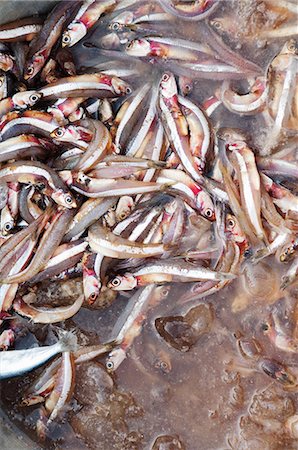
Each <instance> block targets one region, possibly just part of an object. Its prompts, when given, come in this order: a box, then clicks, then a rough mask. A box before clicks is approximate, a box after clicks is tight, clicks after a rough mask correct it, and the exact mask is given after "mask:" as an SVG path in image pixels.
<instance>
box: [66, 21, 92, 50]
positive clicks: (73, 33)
mask: <svg viewBox="0 0 298 450" xmlns="http://www.w3.org/2000/svg"><path fill="white" fill-rule="evenodd" d="M86 34H87V28H86V26H85V25H84V24H83V23H81V22H74V23H71V24H70V25H68V29H67V30H66V31H64V33H63V35H62V41H61V45H62V48H64V47H72V46H73V45H75V44H76V43H77V42H79V41H80V40H81V39H82V38H83V37H84V36H85V35H86Z"/></svg>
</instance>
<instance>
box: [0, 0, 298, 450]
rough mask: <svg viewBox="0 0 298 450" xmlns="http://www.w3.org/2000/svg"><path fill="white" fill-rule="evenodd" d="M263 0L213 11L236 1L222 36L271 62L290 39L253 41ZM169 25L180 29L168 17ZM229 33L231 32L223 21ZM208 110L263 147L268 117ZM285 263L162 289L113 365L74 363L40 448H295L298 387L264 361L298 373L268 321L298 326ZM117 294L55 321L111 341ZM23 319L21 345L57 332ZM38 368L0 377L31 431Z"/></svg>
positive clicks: (63, 291) (56, 293)
mask: <svg viewBox="0 0 298 450" xmlns="http://www.w3.org/2000/svg"><path fill="white" fill-rule="evenodd" d="M266 3H267V2H259V1H258V2H256V1H251V0H246V1H244V0H241V1H231V2H222V6H221V7H220V9H219V10H218V11H217V13H216V16H218V17H225V15H227V14H232V11H234V12H233V14H234V13H235V12H237V14H236V17H237V19H239V26H237V27H236V29H235V30H232V31H233V33H234V34H231V36H230V39H227V43H229V44H230V45H232V46H233V47H234V48H235V49H236V48H237V51H238V52H239V53H241V54H243V55H244V56H245V57H247V58H248V59H250V60H252V61H254V62H256V63H258V64H260V66H261V67H262V68H263V69H264V70H265V69H266V67H267V66H268V63H269V62H270V61H271V59H272V57H273V56H274V55H275V54H276V53H277V52H278V51H279V49H280V48H281V46H282V43H283V42H284V41H273V42H272V43H271V44H270V45H267V46H266V45H264V43H263V41H262V40H260V41H259V40H257V42H253V43H252V42H251V39H252V38H251V36H253V34H254V33H255V30H256V29H259V28H260V27H262V26H265V27H268V28H270V27H272V26H274V25H275V23H277V22H278V19H277V18H276V14H275V13H270V14H269V13H268V12H266V11H267V9H266ZM237 25H238V24H237ZM196 27H197V24H190V25H189V27H187V30H182V32H181V36H182V37H188V38H190V39H196V38H197V30H196ZM185 29H186V27H185ZM170 32H171V33H172V35H175V29H174V27H173V26H172V27H171V29H170ZM96 33H97V31H95V32H94V33H93V34H92V39H93V40H94V39H96ZM237 33H238V34H237ZM239 33H240V34H239ZM222 35H223V36H225V37H226V38H227V36H226V33H225V31H224V29H223V31H222ZM80 45H81V44H80ZM76 52H77V54H79V53H82V56H81V57H80V63H81V64H86V61H88V63H89V64H91V63H92V58H94V62H98V61H97V59H96V58H98V56H97V54H96V52H95V51H94V50H92V51H91V50H86V48H85V49H84V52H82V48H81V47H79V49H78V50H77V51H76ZM147 76H148V75H147ZM153 76H155V75H153ZM150 79H151V78H150ZM218 86H219V83H218V82H214V81H209V80H208V81H204V80H202V81H196V82H195V83H194V90H193V92H192V94H191V99H192V100H194V101H195V102H198V103H201V102H203V101H204V100H205V99H206V98H207V97H209V96H210V95H212V94H213V93H214V90H215V89H216V87H218ZM211 121H212V124H213V126H215V127H216V126H218V125H219V124H220V126H223V127H230V126H237V127H238V128H241V129H243V130H246V131H248V132H249V134H250V137H251V140H252V142H253V146H254V148H256V149H257V150H260V149H261V148H262V145H263V142H264V139H265V136H266V127H265V123H264V121H263V119H262V118H261V117H260V116H259V115H256V116H248V117H239V116H236V115H233V114H230V113H228V112H227V111H226V110H224V109H223V107H220V108H219V109H218V110H217V111H216V112H215V114H214V115H213V116H212V120H211ZM286 268H287V266H286V265H282V264H280V263H277V262H276V261H275V259H274V258H273V257H272V258H269V259H268V258H267V259H266V260H264V261H262V262H260V263H258V264H256V265H252V264H247V265H246V268H245V270H244V272H243V275H242V276H241V277H240V278H239V279H238V280H236V281H235V282H233V283H232V285H231V286H229V287H226V288H224V289H223V290H221V291H220V292H219V293H217V294H215V295H213V296H210V297H208V298H207V299H204V298H202V299H200V300H194V301H192V302H190V303H188V304H182V301H181V300H182V299H183V296H184V295H185V290H187V286H186V287H185V286H173V287H172V288H171V290H170V291H169V294H168V295H167V296H166V298H164V299H163V301H162V302H161V303H160V304H159V305H157V306H155V307H153V308H151V309H150V310H149V311H148V314H147V317H146V320H145V322H144V324H143V328H142V332H141V334H140V335H139V336H138V337H137V338H136V339H135V341H134V343H133V346H132V347H131V349H130V350H129V352H128V354H127V358H126V359H125V360H124V362H123V363H122V364H121V366H120V367H119V369H118V370H117V371H116V373H115V374H109V373H108V372H107V371H106V368H105V362H106V360H105V358H97V359H95V360H94V361H91V362H88V363H85V364H81V365H78V366H77V368H76V387H75V392H74V397H73V400H72V401H71V403H70V405H69V407H68V409H67V410H66V411H65V414H64V416H63V417H62V418H61V420H60V422H59V423H57V424H53V425H52V427H51V429H50V433H49V438H48V440H47V441H46V443H45V447H46V448H47V449H49V450H50V449H51V450H52V449H59V450H66V449H72V450H83V449H92V450H97V449H98V450H138V449H140V450H142V449H145V450H147V449H148V450H151V449H152V450H178V449H182V450H187V449H188V450H227V449H233V450H267V449H268V450H295V449H298V443H297V438H298V432H297V429H296V431H295V422H292V421H291V420H290V418H292V417H293V416H294V415H295V414H297V410H298V399H297V386H296V385H295V383H294V386H289V385H288V384H287V383H283V382H282V381H279V380H277V379H276V376H275V378H273V377H272V376H271V375H270V373H268V370H267V373H266V371H265V370H264V369H263V367H265V363H266V361H267V359H270V360H274V361H277V362H278V363H280V364H281V365H283V366H284V367H286V368H288V369H289V370H290V372H291V375H292V377H293V378H294V380H296V378H297V379H298V366H297V353H295V352H285V351H283V350H281V349H278V348H277V347H276V346H275V345H274V342H273V341H272V339H270V337H269V336H268V334H266V333H265V332H264V323H267V322H268V318H269V316H270V313H272V312H276V313H277V314H278V317H279V318H280V321H281V324H282V329H283V330H284V333H285V335H286V336H289V337H291V336H294V335H295V334H296V333H297V330H296V328H295V327H296V320H297V317H296V314H297V311H296V309H297V306H296V302H297V298H298V289H297V287H295V286H293V287H291V288H289V289H288V290H286V291H280V289H279V286H280V278H281V276H282V274H283V273H284V271H285V270H286ZM32 292H33V294H32V295H34V296H35V297H34V298H35V301H36V302H37V303H38V304H39V305H42V304H48V303H51V305H53V306H56V305H58V304H59V305H61V304H68V303H72V302H73V300H74V299H75V298H76V297H77V295H79V294H80V293H81V292H82V287H81V281H80V280H79V281H77V280H74V281H71V282H68V283H67V284H65V283H61V284H59V283H55V284H47V283H45V284H44V285H43V286H39V287H38V289H37V290H34V289H33V290H32ZM114 297H115V294H114V293H111V292H110V291H105V292H103V294H102V297H101V299H100V300H98V301H97V302H96V303H95V304H94V305H93V307H88V308H87V307H86V305H84V307H83V308H82V309H81V310H80V311H79V313H78V314H76V316H74V317H73V318H72V319H70V320H68V321H67V322H66V323H64V324H59V325H61V327H65V328H66V329H71V330H74V331H75V332H76V334H77V335H78V339H79V343H80V344H82V345H93V344H96V343H99V342H101V343H102V342H106V341H107V340H108V339H109V336H110V333H111V331H112V329H113V326H114V324H115V322H116V320H117V318H118V317H119V316H120V315H121V312H122V311H123V309H124V308H125V305H126V303H127V301H128V298H127V297H125V296H118V297H117V299H116V300H114ZM113 300H114V301H113ZM18 327H19V329H20V330H23V332H21V333H19V338H18V340H17V341H16V345H15V348H29V347H31V346H33V345H37V344H43V345H44V344H50V343H52V342H53V339H54V337H53V336H54V334H53V333H54V331H55V327H52V326H40V325H33V324H29V327H28V330H27V322H26V328H25V326H24V321H23V319H19V325H18ZM296 337H297V334H296ZM266 358H267V359H266ZM264 361H265V362H264ZM41 370H42V369H38V370H36V371H35V372H34V374H31V375H28V376H25V377H23V379H21V380H20V379H15V380H10V381H7V382H2V383H1V386H0V388H1V402H2V405H3V408H4V410H5V411H6V412H7V414H8V415H9V417H10V419H11V420H12V421H13V422H14V424H16V425H17V426H18V427H19V428H20V429H22V430H23V431H25V432H26V433H27V434H28V435H29V436H30V437H31V438H32V439H33V440H34V441H35V442H37V440H36V439H37V438H36V435H35V424H36V421H37V418H38V414H39V412H38V407H36V406H32V407H29V408H24V407H20V401H21V398H22V395H23V392H24V391H25V389H26V388H27V387H28V385H30V383H31V382H32V380H33V379H35V378H36V377H38V375H39V373H40V372H41ZM269 372H270V371H269ZM275 375H276V374H275ZM293 424H294V425H293ZM296 427H297V426H296ZM295 433H296V434H295ZM1 448H2V447H1Z"/></svg>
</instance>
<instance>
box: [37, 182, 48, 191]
mask: <svg viewBox="0 0 298 450" xmlns="http://www.w3.org/2000/svg"><path fill="white" fill-rule="evenodd" d="M36 186H37V187H38V189H40V190H43V189H45V188H46V185H45V184H44V183H42V182H40V183H36Z"/></svg>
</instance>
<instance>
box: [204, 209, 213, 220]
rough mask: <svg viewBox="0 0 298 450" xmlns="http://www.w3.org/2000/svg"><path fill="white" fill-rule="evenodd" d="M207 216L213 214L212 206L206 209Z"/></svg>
mask: <svg viewBox="0 0 298 450" xmlns="http://www.w3.org/2000/svg"><path fill="white" fill-rule="evenodd" d="M205 216H206V217H208V218H210V217H212V216H213V211H212V209H211V208H207V209H206V211H205Z"/></svg>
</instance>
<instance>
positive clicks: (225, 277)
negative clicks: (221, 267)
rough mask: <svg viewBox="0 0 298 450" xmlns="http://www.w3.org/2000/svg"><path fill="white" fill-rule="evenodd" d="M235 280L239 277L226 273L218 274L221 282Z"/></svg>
mask: <svg viewBox="0 0 298 450" xmlns="http://www.w3.org/2000/svg"><path fill="white" fill-rule="evenodd" d="M235 278H237V277H236V275H234V274H233V273H225V272H219V273H218V279H219V280H234V279H235Z"/></svg>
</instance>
